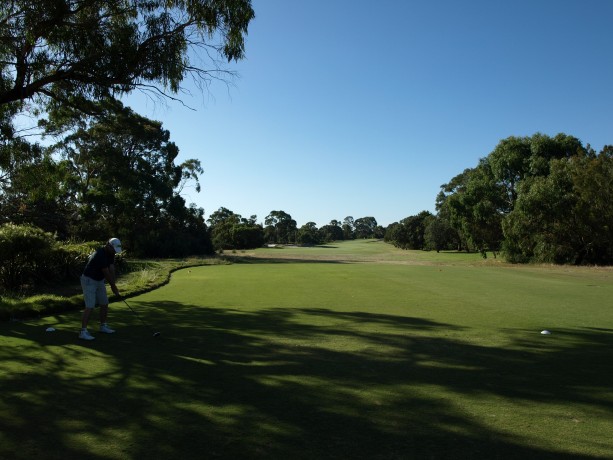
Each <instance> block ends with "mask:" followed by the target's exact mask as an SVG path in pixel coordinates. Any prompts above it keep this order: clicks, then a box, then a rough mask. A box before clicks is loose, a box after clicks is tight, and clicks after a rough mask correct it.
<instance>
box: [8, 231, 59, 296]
mask: <svg viewBox="0 0 613 460" xmlns="http://www.w3.org/2000/svg"><path fill="white" fill-rule="evenodd" d="M54 247H55V239H54V237H53V235H51V234H50V233H46V232H44V231H43V230H41V229H39V228H36V227H33V226H30V225H14V224H3V225H2V226H0V260H2V263H1V264H0V288H4V289H8V290H14V289H18V288H19V287H20V286H22V285H23V284H26V283H31V282H32V281H34V280H35V279H36V278H38V277H40V273H41V271H45V270H46V269H47V268H48V263H49V257H50V254H51V253H52V251H53V249H54Z"/></svg>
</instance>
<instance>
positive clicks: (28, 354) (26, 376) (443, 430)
mask: <svg viewBox="0 0 613 460" xmlns="http://www.w3.org/2000/svg"><path fill="white" fill-rule="evenodd" d="M336 246H337V247H336V248H284V249H275V250H272V249H271V250H262V251H260V250H258V251H255V252H254V253H252V254H250V253H239V254H236V258H238V259H239V260H240V261H241V262H243V263H236V264H233V265H219V266H206V267H193V268H188V269H185V270H180V271H177V272H175V273H174V274H173V275H172V280H171V282H170V283H169V284H167V285H165V286H164V287H162V288H161V289H158V290H154V291H151V292H149V293H146V294H144V295H141V296H138V297H135V298H133V299H131V300H130V304H131V305H132V306H133V308H134V309H135V310H137V311H138V312H139V314H140V315H141V316H142V317H143V318H144V319H145V320H146V321H147V322H149V323H150V324H152V325H153V330H159V331H161V332H162V336H161V337H160V339H154V338H153V337H152V334H151V332H152V330H151V329H149V328H147V327H144V326H143V325H141V324H140V323H139V322H138V320H137V319H136V318H135V317H134V316H133V314H132V313H131V312H130V311H129V310H128V309H127V308H126V307H125V306H123V305H121V304H115V305H112V313H111V319H112V324H113V325H114V326H115V327H117V328H118V332H117V333H116V334H115V335H113V336H102V335H101V334H98V337H97V339H96V340H95V341H94V342H91V343H84V342H79V341H78V340H77V339H76V329H77V325H78V321H79V313H78V312H68V313H66V314H62V315H57V316H51V317H47V318H43V319H36V320H31V321H25V322H18V323H4V324H1V325H0V334H1V337H0V340H1V341H2V347H0V388H2V396H3V397H2V399H1V400H0V457H3V456H10V457H11V458H24V459H25V458H36V457H39V458H58V459H59V458H62V459H67V458H83V457H85V458H98V459H103V458H104V459H108V458H118V459H119V458H138V459H140V458H143V459H145V458H262V459H264V458H266V459H269V458H279V459H281V458H282V459H288V458H292V459H312V458H363V459H373V458H374V459H377V458H380V459H390V458H398V459H400V458H401V459H411V458H416V459H423V458H433V459H438V458H488V459H489V458H492V459H494V458H500V459H516V458H539V459H541V458H546V459H547V458H549V459H598V458H612V456H611V452H613V440H612V439H611V436H610V434H611V432H613V389H612V388H611V385H610V382H611V378H612V377H613V375H612V371H611V366H610V350H611V349H612V347H613V320H612V319H611V315H610V311H611V310H610V309H611V307H610V299H611V298H612V294H613V282H612V278H611V275H612V273H611V270H609V269H594V268H582V269H579V268H570V267H545V266H539V267H537V266H527V267H524V266H508V265H506V264H503V263H500V262H499V261H493V260H492V259H488V260H486V261H483V260H482V259H481V258H480V256H478V255H476V256H475V255H465V254H438V255H437V254H435V253H421V252H419V253H414V252H405V251H398V250H394V249H393V248H392V249H391V250H390V247H389V246H387V245H383V244H381V243H374V242H372V243H371V242H348V243H343V244H338V245H336ZM273 251H274V254H279V256H277V257H274V258H273ZM335 251H336V253H337V255H336V256H334V252H335ZM324 254H325V257H324ZM313 255H314V257H313ZM247 262H249V263H247ZM48 326H53V327H55V328H56V329H57V331H56V332H54V333H47V332H45V328H46V327H48ZM543 329H549V330H551V332H552V334H551V335H541V334H540V331H541V330H543Z"/></svg>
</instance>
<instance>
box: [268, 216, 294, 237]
mask: <svg viewBox="0 0 613 460" xmlns="http://www.w3.org/2000/svg"><path fill="white" fill-rule="evenodd" d="M264 224H265V225H266V228H265V234H264V236H265V239H266V241H267V242H269V243H280V244H285V243H295V242H296V232H297V227H296V225H297V224H296V221H295V220H294V219H292V216H290V215H289V214H288V213H286V212H285V211H270V214H269V215H268V216H266V218H265V219H264Z"/></svg>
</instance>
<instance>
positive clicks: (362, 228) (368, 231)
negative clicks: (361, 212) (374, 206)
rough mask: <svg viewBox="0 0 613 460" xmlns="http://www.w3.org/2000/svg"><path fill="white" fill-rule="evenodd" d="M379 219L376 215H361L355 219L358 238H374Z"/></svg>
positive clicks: (355, 230) (355, 231)
mask: <svg viewBox="0 0 613 460" xmlns="http://www.w3.org/2000/svg"><path fill="white" fill-rule="evenodd" d="M376 228H377V220H376V219H375V218H374V217H360V218H359V219H356V220H355V221H354V233H355V237H356V238H374V237H375V230H376Z"/></svg>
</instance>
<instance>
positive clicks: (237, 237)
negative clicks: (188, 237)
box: [207, 207, 264, 250]
mask: <svg viewBox="0 0 613 460" xmlns="http://www.w3.org/2000/svg"><path fill="white" fill-rule="evenodd" d="M256 220H257V216H255V215H252V216H251V217H250V218H249V219H246V218H244V217H242V216H241V215H240V214H235V213H234V212H233V211H230V210H229V209H227V208H224V207H221V208H219V209H218V210H217V211H215V212H214V213H212V214H211V216H210V217H209V219H207V222H208V223H209V231H210V233H211V239H212V241H213V246H214V247H215V249H218V250H223V249H253V248H257V247H260V246H262V244H263V243H264V230H263V228H262V226H261V225H259V224H257V223H256Z"/></svg>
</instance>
